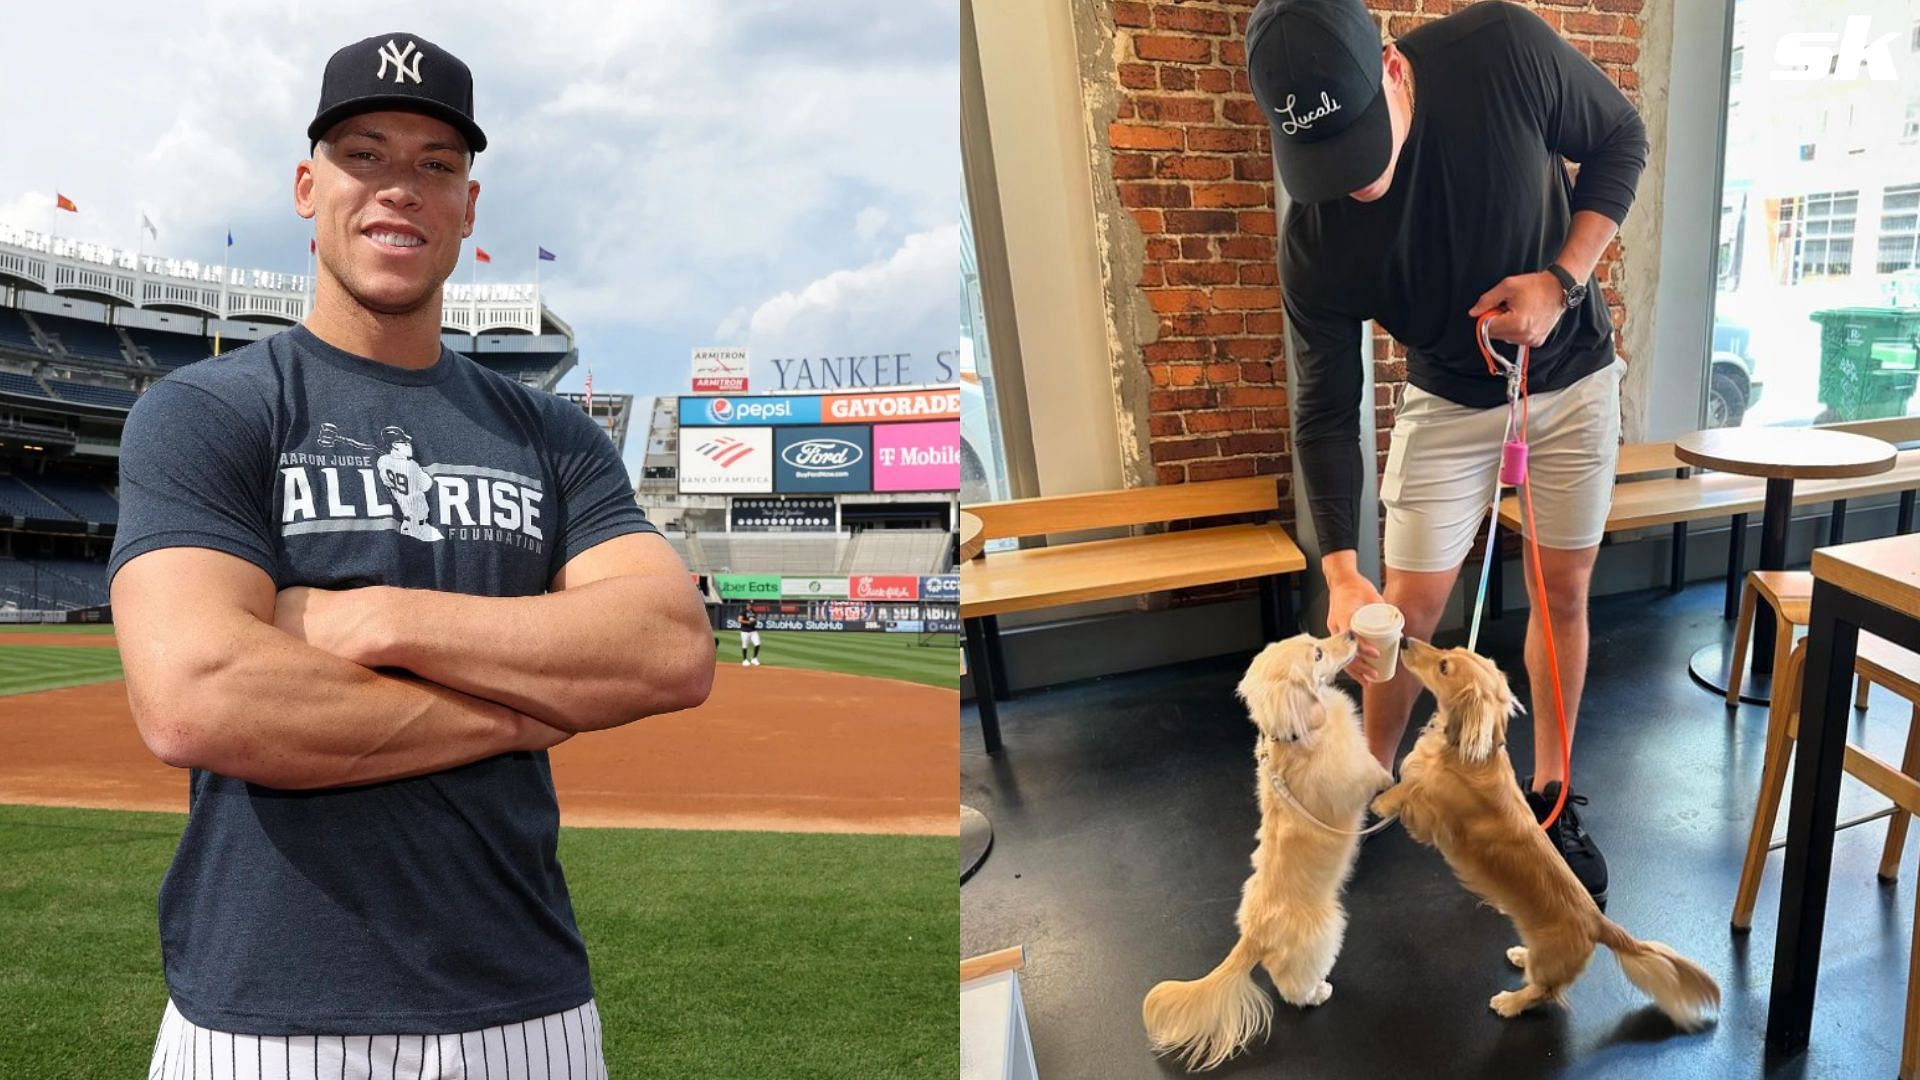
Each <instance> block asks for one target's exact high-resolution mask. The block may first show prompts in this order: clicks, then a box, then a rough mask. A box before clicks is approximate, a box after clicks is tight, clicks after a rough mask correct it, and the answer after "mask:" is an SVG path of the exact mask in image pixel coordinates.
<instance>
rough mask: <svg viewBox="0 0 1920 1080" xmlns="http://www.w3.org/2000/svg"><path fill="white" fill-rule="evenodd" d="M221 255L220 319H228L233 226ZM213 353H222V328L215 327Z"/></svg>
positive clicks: (228, 232) (228, 231)
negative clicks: (228, 280)
mask: <svg viewBox="0 0 1920 1080" xmlns="http://www.w3.org/2000/svg"><path fill="white" fill-rule="evenodd" d="M220 250H221V252H222V254H221V256H220V321H221V322H226V321H227V278H228V277H230V276H231V275H232V271H231V270H230V269H229V267H231V265H232V263H233V226H231V225H229V226H227V242H226V245H225V246H224V247H222V248H221V249H220ZM213 355H215V356H219V355H220V328H219V327H217V326H216V327H214V328H213Z"/></svg>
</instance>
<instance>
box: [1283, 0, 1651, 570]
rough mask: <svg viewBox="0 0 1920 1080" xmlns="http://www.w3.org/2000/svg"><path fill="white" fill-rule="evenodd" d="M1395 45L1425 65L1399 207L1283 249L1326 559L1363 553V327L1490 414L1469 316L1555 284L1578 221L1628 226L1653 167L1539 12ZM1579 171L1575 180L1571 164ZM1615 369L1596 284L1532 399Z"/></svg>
mask: <svg viewBox="0 0 1920 1080" xmlns="http://www.w3.org/2000/svg"><path fill="white" fill-rule="evenodd" d="M1397 44H1398V45H1399V47H1400V51H1401V52H1402V53H1405V54H1406V56H1407V58H1408V60H1409V61H1410V62H1411V63H1412V65H1413V75H1414V83H1413V85H1414V108H1413V120H1412V126H1411V128H1410V130H1409V131H1408V133H1407V141H1406V145H1405V146H1404V147H1403V148H1402V149H1401V151H1400V159H1399V162H1398V164H1397V165H1396V166H1395V168H1394V175H1393V184H1392V186H1391V187H1390V188H1389V190H1388V192H1387V194H1386V195H1385V196H1384V197H1383V198H1381V199H1379V200H1378V201H1375V202H1372V203H1362V202H1357V201H1355V200H1353V199H1350V198H1343V199H1337V200H1334V201H1332V202H1324V203H1313V204H1295V205H1294V206H1293V207H1292V208H1291V209H1290V210H1289V211H1288V213H1287V217H1286V227H1285V230H1284V240H1283V242H1282V244H1281V248H1280V273H1281V286H1282V291H1283V293H1284V297H1285V303H1286V310H1287V319H1288V322H1289V323H1290V324H1291V325H1292V328H1293V331H1294V341H1295V348H1296V351H1297V355H1296V357H1295V360H1296V368H1295V374H1294V385H1293V395H1294V400H1295V403H1296V405H1295V411H1294V430H1293V444H1294V452H1295V453H1296V454H1297V455H1299V460H1300V465H1301V471H1302V473H1303V474H1304V477H1305V479H1306V484H1307V498H1308V504H1309V506H1310V507H1311V508H1312V512H1313V520H1314V526H1315V528H1316V530H1317V531H1318V532H1319V536H1320V547H1321V550H1322V551H1323V552H1324V551H1339V550H1343V549H1347V548H1352V547H1353V546H1354V542H1355V535H1354V534H1355V530H1356V521H1357V504H1358V499H1359V495H1360V492H1361V491H1362V490H1363V477H1364V475H1365V474H1364V473H1363V472H1362V470H1363V469H1365V468H1369V467H1371V455H1370V454H1365V455H1363V454H1362V451H1361V447H1360V446H1359V441H1358V440H1359V428H1360V412H1359V410H1360V409H1361V408H1362V407H1363V406H1366V405H1369V404H1370V395H1368V398H1369V401H1364V402H1363V398H1362V395H1363V394H1366V393H1367V387H1368V384H1369V383H1370V382H1371V381H1372V380H1371V378H1370V375H1369V373H1370V370H1371V366H1372V365H1371V363H1370V362H1369V358H1367V357H1364V356H1363V355H1362V350H1361V341H1360V323H1361V322H1362V321H1363V320H1366V319H1372V320H1374V321H1375V322H1376V323H1378V324H1379V325H1380V326H1381V327H1383V328H1385V329H1386V330H1387V331H1388V332H1389V333H1391V334H1392V335H1393V336H1394V338H1395V339H1397V340H1398V341H1400V342H1401V343H1402V344H1404V345H1405V346H1406V347H1407V356H1408V360H1407V381H1408V382H1411V383H1412V384H1413V385H1415V386H1417V387H1419V388H1420V389H1422V390H1426V391H1428V392H1430V393H1433V394H1436V395H1438V396H1440V397H1443V398H1446V399H1447V400H1449V401H1453V402H1456V403H1458V404H1461V405H1468V406H1473V407H1477V408H1491V407H1494V406H1498V405H1501V404H1503V403H1504V402H1505V400H1506V393H1505V383H1504V381H1503V380H1502V379H1500V378H1497V377H1494V376H1490V375H1488V374H1487V368H1486V363H1485V361H1483V360H1482V359H1481V358H1480V352H1479V347H1478V345H1477V344H1476V342H1475V334H1474V323H1473V320H1472V319H1471V318H1469V317H1468V315H1467V311H1468V310H1469V309H1470V308H1472V307H1473V304H1474V302H1475V301H1477V300H1478V299H1479V298H1480V296H1481V295H1482V294H1483V293H1485V292H1486V291H1487V290H1488V289H1490V288H1492V287H1493V286H1494V285H1496V284H1498V283H1499V282H1500V280H1501V279H1502V278H1506V277H1508V276H1511V275H1513V274H1523V273H1531V272H1534V271H1538V270H1544V269H1545V268H1546V267H1547V266H1548V265H1549V264H1550V263H1552V262H1553V260H1554V258H1555V256H1557V255H1558V254H1559V253H1560V249H1561V247H1562V246H1563V245H1564V244H1565V243H1566V240H1567V235H1568V232H1569V229H1570V228H1571V224H1572V220H1573V215H1574V213H1575V212H1577V211H1580V210H1592V211H1595V212H1597V213H1601V214H1605V215H1606V216H1607V217H1609V218H1612V219H1613V220H1614V221H1615V222H1619V221H1622V220H1624V219H1625V218H1626V214H1627V208H1628V207H1629V206H1630V205H1631V204H1632V203H1633V195H1634V187H1635V185H1636V184H1637V183H1638V181H1639V178H1640V172H1641V170H1642V169H1643V168H1645V166H1646V162H1647V135H1646V127H1645V126H1644V125H1643V124H1642V123H1641V121H1640V117H1639V115H1638V114H1637V113H1635V112H1634V109H1633V105H1632V104H1631V103H1630V102H1628V101H1627V99H1626V97H1625V95H1623V94H1622V93H1621V92H1620V90H1619V88H1618V87H1616V86H1614V85H1613V83H1612V82H1611V81H1610V80H1608V78H1607V77H1606V75H1605V74H1603V73H1602V72H1601V71H1600V69H1599V68H1597V67H1595V66H1594V65H1593V63H1592V62H1591V61H1589V60H1588V59H1587V58H1586V57H1584V56H1582V55H1581V54H1580V53H1579V52H1578V51H1576V50H1575V49H1574V48H1573V46H1571V45H1569V44H1568V43H1567V42H1566V41H1564V40H1562V39H1561V38H1560V36H1559V35H1558V34H1556V33H1554V31H1553V29H1552V28H1551V27H1549V26H1548V25H1547V24H1546V23H1544V22H1542V21H1541V20H1540V18H1539V17H1538V16H1536V15H1534V14H1533V13H1532V12H1530V11H1527V10H1526V9H1524V8H1520V7H1516V6H1514V5H1512V4H1507V3H1499V2H1490V3H1484V4H1477V5H1475V6H1473V7H1471V8H1468V9H1466V10H1465V11H1461V12H1458V13H1456V14H1453V15H1450V16H1448V17H1446V18H1444V19H1440V20H1437V21H1435V22H1431V23H1428V24H1426V25H1425V26H1422V27H1420V28H1418V29H1416V30H1414V31H1413V32H1412V33H1409V34H1408V35H1406V36H1405V37H1403V38H1400V39H1399V41H1398V42H1397ZM1562 157H1564V158H1566V159H1568V160H1571V161H1575V162H1579V163H1580V175H1579V181H1578V182H1577V183H1575V182H1574V181H1572V180H1570V179H1569V178H1568V176H1567V170H1566V168H1565V167H1564V166H1563V165H1562V164H1561V160H1560V159H1561V158H1562ZM1612 359H1613V323H1612V320H1611V319H1610V318H1609V317H1608V315H1607V306H1606V301H1605V299H1604V298H1603V297H1602V295H1601V291H1600V288H1599V287H1598V285H1597V284H1594V283H1592V282H1589V289H1588V292H1587V299H1586V302H1585V303H1584V304H1582V305H1581V306H1580V307H1579V308H1577V309H1574V310H1572V311H1569V312H1567V313H1566V314H1565V315H1564V316H1562V318H1561V319H1560V322H1559V323H1558V324H1557V325H1556V326H1555V327H1554V329H1553V332H1552V333H1551V334H1550V335H1549V336H1548V338H1547V341H1546V343H1545V344H1544V345H1542V346H1540V347H1539V348H1537V349H1534V350H1533V357H1532V360H1531V362H1530V367H1529V373H1530V374H1529V379H1528V386H1529V388H1530V389H1531V390H1533V391H1537V392H1544V391H1548V390H1557V389H1560V388H1562V387H1564V386H1567V385H1569V384H1571V383H1573V382H1575V381H1577V380H1579V379H1580V378H1582V377H1584V376H1586V375H1589V374H1592V373H1593V372H1595V371H1598V370H1600V369H1602V368H1604V367H1606V366H1607V365H1608V364H1610V363H1612Z"/></svg>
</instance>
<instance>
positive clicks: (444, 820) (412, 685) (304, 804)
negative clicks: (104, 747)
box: [107, 34, 714, 1080]
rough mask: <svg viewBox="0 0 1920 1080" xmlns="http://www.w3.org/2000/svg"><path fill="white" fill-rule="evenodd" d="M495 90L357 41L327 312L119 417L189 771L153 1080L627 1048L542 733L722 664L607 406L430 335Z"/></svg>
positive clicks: (149, 734)
mask: <svg viewBox="0 0 1920 1080" xmlns="http://www.w3.org/2000/svg"><path fill="white" fill-rule="evenodd" d="M472 113H473V83H472V79H471V76H470V75H469V73H468V70H467V67H466V65H465V64H463V63H461V62H460V61H459V60H458V59H456V58H455V57H454V56H452V55H451V54H449V53H447V52H445V51H444V50H442V49H440V48H438V47H437V46H435V45H434V44H433V43H431V42H429V41H427V40H425V39H423V38H420V37H417V36H415V35H411V34H388V35H381V36H379V37H373V38H368V39H366V40H364V41H360V42H357V43H355V44H353V45H349V46H347V47H346V48H343V49H341V50H340V51H339V52H337V53H335V54H334V55H333V57H332V59H331V60H329V61H328V63H327V67H326V74H325V76H324V78H323V80H322V87H321V93H320V106H319V110H318V112H317V113H316V115H315V116H314V119H313V122H312V124H311V125H310V126H309V127H308V129H307V134H308V137H309V139H310V140H311V141H312V156H311V158H310V159H308V160H305V161H302V162H300V164H299V165H298V167H297V169H296V170H295V175H294V190H293V195H294V205H295V208H296V210H297V211H298V213H299V214H300V215H301V216H302V217H304V218H309V219H311V220H312V221H313V224H314V236H315V242H316V247H317V250H318V256H319V257H318V277H317V280H316V283H315V300H314V305H313V308H312V310H311V311H310V312H309V313H308V315H307V317H306V320H305V322H304V323H303V324H302V325H299V326H295V327H293V328H291V329H289V330H286V331H283V332H281V333H279V334H276V335H274V336H273V337H270V338H268V339H266V340H264V341H260V342H255V343H253V344H251V345H248V346H246V347H244V348H241V349H239V350H236V351H234V352H232V353H230V354H227V355H225V356H221V357H217V358H214V359H211V360H206V361H202V362H200V363H197V364H192V365H189V366H187V367H185V368H182V369H180V370H178V371H175V372H173V373H171V374H169V375H168V376H167V377H166V378H164V379H161V380H160V381H159V382H157V383H155V384H154V386H153V387H152V388H151V389H150V390H148V391H147V393H146V394H144V395H143V396H142V397H141V398H140V400H139V402H138V403H137V404H136V405H135V406H134V408H133V410H132V412H131V414H130V415H129V416H128V418H127V423H126V429H125V435H124V441H123V449H122V456H121V461H120V501H121V517H120V526H119V532H118V534H117V535H116V537H115V539H114V546H113V553H112V556H111V558H110V560H109V564H108V570H107V572H108V575H109V580H110V583H111V590H112V600H113V608H114V617H115V622H116V624H117V633H118V637H119V645H120V652H121V655H122V657H123V659H124V662H125V666H126V678H127V694H128V698H129V701H130V704H131V706H132V712H133V717H134V720H135V722H136V723H137V724H138V726H139V729H140V735H141V738H142V739H143V740H144V741H145V742H146V745H147V747H148V748H149V749H150V750H152V751H153V753H154V754H155V755H156V756H158V757H159V758H160V759H161V760H162V761H164V762H166V763H167V764H169V765H172V766H175V767H177V768H184V769H189V770H191V773H190V781H189V793H190V803H189V806H190V810H189V814H188V818H187V825H186V830H185V832H184V833H183V834H182V836H181V838H180V845H179V848H178V850H177V851H176V852H175V854H174V859H173V863H172V865H171V866H170V867H169V869H168V870H167V874H166V878H165V880H164V881H163V882H162V883H161V886H160V894H159V920H160V944H161V953H162V959H163V961H164V968H165V976H166V984H167V991H168V997H169V1000H168V1003H167V1006H166V1009H165V1012H164V1014H163V1016H162V1017H161V1018H160V1021H161V1022H160V1031H159V1035H158V1037H157V1039H156V1040H155V1043H154V1048H153V1060H152V1068H151V1070H150V1073H151V1075H152V1076H157V1077H166V1078H168V1080H175V1078H194V1080H209V1078H213V1077H219V1078H222V1080H228V1078H231V1080H260V1078H272V1080H282V1078H286V1077H322V1076H333V1077H349V1076H358V1077H368V1076H374V1075H378V1076H383V1077H384V1076H390V1075H391V1076H399V1077H415V1078H424V1077H436V1078H442V1080H452V1078H469V1077H471V1078H485V1080H508V1078H513V1080H549V1078H559V1077H567V1078H571V1080H588V1078H591V1077H604V1076H605V1075H606V1066H605V1063H604V1059H603V1055H602V1038H601V1034H602V1033H601V1024H600V1014H599V1010H598V1007H597V1003H596V1001H595V995H594V986H593V980H592V978H591V976H590V973H589V970H588V964H587V951H586V946H585V944H584V942H583V941H582V939H581V936H580V931H579V929H578V927H577V926H576V924H575V921H574V913H573V906H572V901H571V900H570V898H569V895H568V890H567V882H566V878H565V876H564V875H563V874H562V872H561V867H560V864H559V861H558V860H557V858H556V855H555V851H556V847H557V843H558V839H559V808H558V806H557V804H556V802H555V798H554V788H553V775H552V770H551V768H550V765H549V762H548V758H547V751H548V749H549V748H550V747H552V746H555V745H557V744H558V743H560V742H563V741H565V740H566V739H568V738H571V737H572V736H573V735H575V734H577V733H581V732H590V731H596V730H600V729H604V728H611V727H614V726H617V725H620V724H625V723H629V722H631V721H633V720H636V719H639V718H641V717H645V716H650V715H654V714H657V713H664V712H671V711H674V710H677V709H685V708H689V707H692V706H694V705H697V704H699V703H700V702H701V701H703V700H705V698H706V696H707V693H708V690H709V688H710V686H711V684H712V680H713V669H714V657H713V651H712V646H711V638H709V637H708V629H707V626H708V624H707V620H706V616H705V613H704V609H703V607H702V605H701V602H700V599H699V597H698V596H697V595H695V593H694V591H693V589H692V588H691V587H690V586H689V583H688V581H689V579H688V574H687V571H686V568H685V567H684V566H683V565H682V564H681V562H680V560H679V558H678V557H677V556H676V555H675V554H674V552H673V549H672V548H671V547H669V546H668V544H667V542H666V541H665V540H664V539H662V538H661V537H660V535H659V534H658V532H657V530H655V528H654V527H653V526H652V525H651V524H650V523H649V522H648V521H647V519H646V516H645V514H643V513H642V512H641V510H640V508H639V507H638V506H637V505H635V503H634V496H633V488H632V485H631V483H630V482H629V480H628V477H627V473H626V469H625V467H624V466H623V465H622V463H621V461H620V458H619V455H618V453H617V451H616V450H615V448H614V446H613V444H612V442H611V441H610V440H609V439H608V438H607V436H606V434H605V433H604V432H602V431H601V430H600V429H599V427H598V426H597V425H596V424H595V423H594V422H593V420H592V419H590V418H589V417H587V416H586V414H585V413H583V412H581V411H580V410H579V409H578V408H574V407H572V406H570V405H568V404H567V403H566V402H564V401H562V400H560V399H559V398H557V397H555V396H554V395H552V394H549V393H546V392H544V391H540V390H536V389H533V388H531V387H528V386H524V385H522V384H520V383H518V382H515V381H514V380H512V379H510V378H507V377H505V376H503V375H500V374H498V373H496V372H492V371H489V370H488V369H486V368H485V367H482V366H481V365H479V364H477V363H474V362H473V361H472V360H469V359H468V358H466V357H464V356H461V355H460V354H458V353H455V352H453V351H451V350H450V349H447V348H446V347H445V346H444V345H442V344H441V340H440V331H441V299H442V288H443V285H444V283H445V281H446V279H447V277H448V275H449V274H450V273H451V272H452V271H453V269H454V267H455V266H456V265H457V264H458V262H459V259H460V251H461V242H462V239H463V238H465V237H467V236H469V235H471V233H472V229H473V222H474V207H475V203H476V201H477V199H478V197H479V193H480V185H479V184H477V183H475V182H474V181H473V180H472V179H471V178H470V177H469V175H468V174H469V170H470V169H471V167H472V165H473V159H474V154H476V153H477V152H479V151H481V150H484V149H485V148H486V145H487V141H486V136H485V134H484V133H483V132H482V131H481V129H480V127H479V125H478V124H476V123H475V122H474V119H473V115H472ZM402 419H404V421H405V423H406V428H405V430H402V429H401V428H400V427H399V426H398V424H399V422H400V421H401V420H402ZM335 421H341V423H336V422H335ZM343 429H350V430H358V431H368V432H373V431H380V432H382V433H383V434H382V435H381V436H380V441H379V443H378V444H367V443H358V442H354V441H352V440H351V439H349V438H346V437H344V436H342V435H341V434H340V432H341V431H342V430H343ZM376 446H377V447H378V448H379V449H380V450H381V451H382V452H381V453H380V454H379V456H378V457H377V459H376V458H374V457H373V456H372V455H371V453H370V451H372V450H374V449H376Z"/></svg>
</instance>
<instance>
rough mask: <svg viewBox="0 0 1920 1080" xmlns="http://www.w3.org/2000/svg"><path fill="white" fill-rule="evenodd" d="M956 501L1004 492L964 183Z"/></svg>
mask: <svg viewBox="0 0 1920 1080" xmlns="http://www.w3.org/2000/svg"><path fill="white" fill-rule="evenodd" d="M960 288H961V291H962V293H963V294H964V295H962V297H961V313H960V502H961V504H962V505H968V504H972V503H982V502H997V501H999V500H1001V499H1005V498H1007V496H1008V490H1007V451H1006V441H1005V440H1004V439H1003V438H1002V437H1001V434H1000V410H999V407H998V406H997V405H996V404H995V400H994V392H993V354H992V350H991V349H990V348H989V346H988V343H987V313H986V307H985V305H984V303H983V302H982V300H981V296H980V260H979V257H978V255H977V252H976V249H975V247H974V235H973V210H972V207H971V206H969V205H968V202H967V195H966V185H965V184H962V185H961V194H960Z"/></svg>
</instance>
